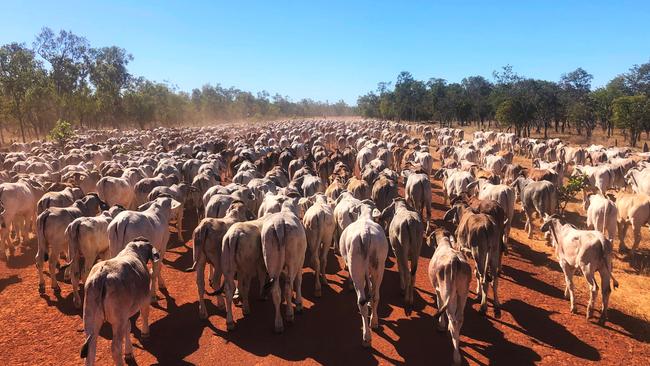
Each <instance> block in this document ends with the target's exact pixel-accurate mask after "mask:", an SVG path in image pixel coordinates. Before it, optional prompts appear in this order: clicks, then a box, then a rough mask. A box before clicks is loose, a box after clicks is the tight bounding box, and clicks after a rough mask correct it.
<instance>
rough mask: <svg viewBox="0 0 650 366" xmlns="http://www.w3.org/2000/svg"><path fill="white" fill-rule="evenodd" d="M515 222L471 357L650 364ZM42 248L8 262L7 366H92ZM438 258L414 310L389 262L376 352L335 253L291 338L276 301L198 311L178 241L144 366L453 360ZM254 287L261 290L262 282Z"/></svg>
mask: <svg viewBox="0 0 650 366" xmlns="http://www.w3.org/2000/svg"><path fill="white" fill-rule="evenodd" d="M434 193H435V194H434V201H435V204H434V208H435V210H434V218H436V219H439V218H440V217H441V216H442V213H443V210H444V209H445V206H443V205H442V197H441V195H440V190H439V189H438V188H436V189H435V190H434ZM188 221H189V220H188ZM514 221H515V222H514V224H515V228H516V229H513V231H512V236H513V238H514V239H513V240H511V254H510V256H508V257H505V258H504V265H503V273H502V276H501V278H500V283H499V293H500V299H501V302H502V304H503V316H502V318H501V319H498V320H497V319H494V318H493V311H492V308H491V307H490V309H489V310H488V316H487V317H484V316H481V315H479V314H478V313H477V310H478V304H476V303H475V302H474V299H475V295H474V294H472V295H471V296H470V299H469V300H468V307H467V308H466V312H465V313H466V315H465V324H464V326H463V328H462V332H461V334H462V338H461V340H462V345H461V346H462V353H463V356H464V358H465V360H466V362H467V363H469V364H472V365H473V364H479V365H486V364H496V365H529V364H534V363H536V364H545V365H557V364H561V365H568V364H576V365H583V364H589V363H595V362H599V361H600V363H602V364H608V365H617V364H627V365H647V364H648V363H649V360H650V344H649V342H650V324H649V323H647V322H646V321H644V320H641V319H637V318H635V317H633V316H630V315H627V314H625V313H624V312H621V311H619V310H617V308H616V303H613V304H611V307H612V308H611V309H610V319H609V321H608V323H607V324H606V326H604V327H601V326H599V325H597V324H596V319H592V320H591V321H589V322H587V321H586V320H585V318H584V314H585V304H586V302H587V300H588V294H587V292H586V283H585V281H584V279H583V278H581V277H576V287H577V290H578V291H577V304H578V312H579V314H578V315H573V314H571V313H570V312H569V303H568V301H567V300H564V299H563V289H564V278H563V275H562V273H561V271H560V268H559V266H558V265H557V262H556V261H555V259H554V258H553V257H552V256H549V254H548V252H547V251H544V250H541V249H540V248H541V246H542V245H543V244H542V242H540V241H536V242H532V241H529V240H527V239H525V240H524V239H522V238H525V235H524V234H523V232H522V231H521V228H522V227H523V223H522V222H521V220H519V219H518V218H516V219H515V220H514ZM438 223H440V222H438ZM187 234H188V235H187V236H190V235H189V234H190V233H187ZM523 242H525V243H526V244H524V243H523ZM30 245H31V248H27V249H26V250H25V251H24V252H22V253H21V252H19V254H18V257H15V258H12V259H11V260H10V261H9V263H8V264H7V263H5V262H1V263H0V330H1V331H0V350H1V351H0V365H74V364H82V361H81V360H80V359H79V350H80V348H81V345H82V343H83V341H84V335H83V333H82V330H83V325H82V321H81V313H80V311H78V310H75V309H74V307H73V305H72V295H71V289H70V285H69V284H63V285H62V288H63V291H62V294H61V296H62V297H60V298H57V297H55V296H54V294H53V293H52V291H51V289H50V288H49V282H48V288H47V292H46V294H45V295H44V296H39V294H38V290H37V276H36V269H35V267H34V264H33V261H34V254H35V252H34V249H35V246H36V243H35V240H32V242H31V243H30ZM536 248H537V249H536ZM538 249H539V250H538ZM431 254H432V252H431V250H430V249H429V248H427V247H423V250H422V254H421V258H420V263H419V268H418V274H417V281H416V286H417V293H416V295H415V304H414V308H413V311H412V312H411V313H410V315H407V314H406V313H405V311H404V309H403V301H402V298H401V297H400V295H399V279H398V276H397V272H396V270H397V268H396V266H393V265H392V264H393V263H394V261H393V258H390V261H391V266H392V268H388V269H387V273H386V275H385V276H384V282H383V284H382V288H381V301H380V307H379V315H380V317H381V318H380V321H379V324H380V328H381V329H380V331H379V332H375V333H373V344H372V346H373V347H372V349H364V348H362V347H361V319H360V316H359V314H358V310H357V306H356V298H355V296H354V293H352V292H349V291H347V290H343V291H342V288H341V284H342V275H343V274H344V273H343V270H342V269H341V266H340V264H339V262H340V261H337V260H330V262H329V264H330V265H329V268H328V269H327V270H328V271H327V272H328V276H327V277H328V279H329V281H330V287H329V288H324V289H323V297H322V298H320V299H315V298H314V297H313V284H314V282H313V281H314V276H313V272H312V271H311V270H308V269H306V270H305V275H304V281H303V295H304V296H305V309H304V311H303V312H302V314H299V315H297V316H296V321H295V323H294V324H293V325H289V326H287V327H285V332H284V334H282V335H276V334H274V333H273V332H272V328H273V310H272V309H273V304H272V302H271V301H270V300H269V301H266V302H260V301H255V300H254V301H253V302H252V304H251V310H252V314H251V315H249V316H247V317H245V318H244V317H242V314H241V311H240V309H239V308H237V309H236V312H235V320H236V322H237V325H236V330H235V331H233V332H227V331H226V330H225V329H226V324H225V319H224V316H225V312H224V311H222V310H219V309H217V308H216V306H214V305H212V304H211V303H210V302H208V306H209V308H208V310H209V314H210V317H209V320H208V321H201V320H200V319H199V317H198V313H197V310H198V305H197V295H196V285H195V274H194V273H185V272H183V269H184V268H187V267H189V266H190V265H191V257H192V254H191V242H190V243H187V244H185V245H172V248H171V249H170V251H169V252H168V253H167V255H166V256H165V262H164V263H165V266H164V269H163V276H164V277H165V279H166V282H167V286H168V290H169V292H168V293H167V294H166V295H165V298H164V299H162V300H160V301H159V303H158V304H157V305H155V307H154V308H153V309H152V311H151V319H150V322H151V338H150V340H148V341H144V342H143V341H142V340H141V339H140V337H139V336H140V333H139V330H138V329H137V328H134V334H133V340H134V346H135V358H136V361H137V364H139V365H149V364H161V365H184V364H197V365H213V364H229V365H253V364H273V365H276V364H287V363H294V362H299V363H302V364H327V365H375V364H408V365H425V364H426V365H430V364H441V365H444V364H450V363H451V342H450V340H449V336H448V334H447V333H438V332H436V330H435V329H434V327H433V320H432V314H433V313H435V308H434V306H433V299H432V292H431V291H432V288H431V285H430V283H429V280H428V279H427V277H426V269H427V266H428V262H429V258H430V257H431ZM331 258H333V254H331ZM474 288H475V285H474V283H472V286H471V289H472V290H474ZM252 291H257V286H255V287H254V288H253V289H252ZM253 293H255V292H253ZM253 297H254V298H255V296H253ZM490 297H491V292H490ZM597 307H600V302H598V304H597ZM595 315H599V312H598V311H596V312H595ZM138 324H139V321H138ZM110 337H111V330H110V327H109V326H106V325H105V327H104V328H103V329H102V332H101V337H100V340H99V342H98V352H97V354H98V360H97V361H98V364H100V365H105V364H111V363H112V360H111V357H110V348H109V347H110V341H109V340H108V339H110Z"/></svg>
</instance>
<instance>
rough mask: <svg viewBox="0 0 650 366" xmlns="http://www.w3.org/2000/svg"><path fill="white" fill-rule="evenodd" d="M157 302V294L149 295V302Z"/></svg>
mask: <svg viewBox="0 0 650 366" xmlns="http://www.w3.org/2000/svg"><path fill="white" fill-rule="evenodd" d="M157 302H158V296H157V295H151V303H152V304H155V303H157Z"/></svg>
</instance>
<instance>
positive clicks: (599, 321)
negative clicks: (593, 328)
mask: <svg viewBox="0 0 650 366" xmlns="http://www.w3.org/2000/svg"><path fill="white" fill-rule="evenodd" d="M606 321H607V317H604V316H601V317H600V318H598V324H599V325H605V322H606Z"/></svg>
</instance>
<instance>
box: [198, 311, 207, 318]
mask: <svg viewBox="0 0 650 366" xmlns="http://www.w3.org/2000/svg"><path fill="white" fill-rule="evenodd" d="M199 318H200V319H201V320H205V319H207V318H208V312H207V311H199Z"/></svg>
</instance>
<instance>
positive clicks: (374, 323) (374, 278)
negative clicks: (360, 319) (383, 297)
mask: <svg viewBox="0 0 650 366" xmlns="http://www.w3.org/2000/svg"><path fill="white" fill-rule="evenodd" d="M383 277H384V270H383V269H374V270H373V271H372V275H371V278H370V281H371V284H372V288H371V289H370V291H371V294H372V299H371V301H372V302H371V306H372V314H370V327H371V328H372V329H379V314H378V313H377V308H378V307H379V287H381V282H382V280H383Z"/></svg>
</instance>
